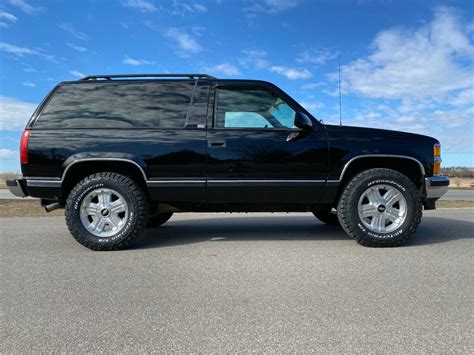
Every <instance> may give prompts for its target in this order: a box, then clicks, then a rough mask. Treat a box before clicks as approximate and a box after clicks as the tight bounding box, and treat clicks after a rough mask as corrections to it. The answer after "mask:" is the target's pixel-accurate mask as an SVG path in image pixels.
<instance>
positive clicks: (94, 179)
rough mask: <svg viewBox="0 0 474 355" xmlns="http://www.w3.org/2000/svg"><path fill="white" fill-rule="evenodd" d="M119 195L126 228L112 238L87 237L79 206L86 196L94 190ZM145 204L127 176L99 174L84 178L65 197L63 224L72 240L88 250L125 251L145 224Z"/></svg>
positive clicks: (140, 233)
mask: <svg viewBox="0 0 474 355" xmlns="http://www.w3.org/2000/svg"><path fill="white" fill-rule="evenodd" d="M101 187H103V188H108V189H112V190H115V191H117V192H119V193H120V194H121V195H122V196H123V197H124V198H125V200H126V202H127V205H128V211H129V213H128V220H127V222H126V225H125V226H124V227H123V229H121V230H120V231H119V232H118V233H116V234H115V235H112V236H110V237H106V238H101V237H98V236H95V235H93V234H91V233H90V232H89V231H88V230H87V229H86V228H85V227H84V226H83V224H82V222H81V218H80V206H81V202H82V200H83V199H84V198H85V197H86V195H87V194H88V193H89V192H91V191H93V190H95V189H98V188H101ZM148 211H149V207H148V202H147V198H146V195H145V193H144V191H143V190H142V188H141V187H140V186H139V185H138V184H137V183H136V182H135V181H134V180H132V179H130V178H129V177H127V176H124V175H120V174H116V173H111V172H101V173H96V174H93V175H90V176H87V177H85V178H84V179H82V180H81V181H80V182H79V183H77V184H76V186H74V188H73V189H72V190H71V192H70V193H69V196H68V198H67V201H66V206H65V217H66V224H67V227H68V228H69V231H70V232H71V234H72V236H73V237H74V238H75V239H76V240H77V241H78V242H79V243H81V244H82V245H84V246H85V247H87V248H89V249H92V250H118V249H124V248H126V247H128V246H129V245H130V244H131V243H132V242H134V241H136V240H137V239H138V238H139V237H140V236H141V235H142V233H143V231H144V230H145V227H146V225H147V221H148V213H149V212H148Z"/></svg>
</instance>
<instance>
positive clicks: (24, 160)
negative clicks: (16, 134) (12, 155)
mask: <svg viewBox="0 0 474 355" xmlns="http://www.w3.org/2000/svg"><path fill="white" fill-rule="evenodd" d="M30 132H31V131H30V130H29V129H25V130H24V131H23V134H22V135H21V140H20V163H21V164H28V139H29V138H30Z"/></svg>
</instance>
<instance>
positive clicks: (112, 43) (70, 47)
mask: <svg viewBox="0 0 474 355" xmlns="http://www.w3.org/2000/svg"><path fill="white" fill-rule="evenodd" d="M473 3H474V2H473V1H447V2H446V1H445V2H439V1H428V0H424V1H417V0H411V1H408V0H406V1H395V0H393V1H388V0H387V1H383V0H379V1H376V0H372V1H371V0H357V1H349V0H346V1H342V0H333V1H330V0H243V1H237V0H235V1H232V0H220V1H218V0H209V1H204V0H195V1H194V0H183V1H181V0H179V1H178V0H175V1H158V0H103V1H98V0H96V1H92V0H90V1H89V0H81V1H72V0H71V1H59V0H57V1H35V0H3V1H0V76H1V80H0V159H1V162H0V171H18V170H19V164H18V145H19V137H20V134H21V131H22V129H23V127H24V125H25V123H26V121H27V120H28V118H29V116H30V115H31V113H32V112H33V110H34V109H35V107H36V105H37V104H38V103H39V102H40V101H41V99H42V98H43V97H44V96H45V95H46V94H47V93H48V91H49V90H51V89H52V88H53V86H54V85H55V84H56V83H57V82H60V81H63V80H71V79H77V78H79V77H81V76H83V75H87V74H98V73H177V72H205V73H210V74H212V75H215V76H217V77H221V78H231V77H232V78H251V79H262V80H268V81H271V82H274V83H275V84H277V85H278V86H280V87H281V88H282V89H283V90H285V91H286V92H287V93H289V94H290V95H291V96H293V97H294V98H295V99H297V100H298V101H300V102H301V103H302V104H303V105H304V106H305V107H306V108H307V109H308V110H310V111H311V112H312V113H313V114H314V115H315V116H316V117H317V118H319V119H323V120H324V122H327V123H337V122H338V120H339V106H338V105H339V97H338V95H337V93H338V90H337V70H338V59H337V54H338V52H340V54H341V75H342V93H343V97H342V103H343V121H344V124H347V125H357V126H368V127H380V128H388V129H397V130H405V131H411V132H416V133H422V134H427V135H431V136H434V137H437V138H438V139H440V141H441V143H442V147H443V158H444V163H443V165H444V166H454V165H463V166H474V157H473V155H474V153H473V152H474V143H473V140H474V61H473V58H474V18H473V11H474V9H473ZM400 144H403V142H400Z"/></svg>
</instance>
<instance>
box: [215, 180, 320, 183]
mask: <svg viewBox="0 0 474 355" xmlns="http://www.w3.org/2000/svg"><path fill="white" fill-rule="evenodd" d="M207 182H216V183H235V182H239V183H240V182H250V183H259V182H261V183H274V182H276V183H278V182H286V183H288V182H289V183H298V182H301V183H325V182H326V180H298V179H293V180H283V179H281V180H280V179H277V180H263V179H262V180H251V179H241V180H230V179H229V180H217V179H216V180H207Z"/></svg>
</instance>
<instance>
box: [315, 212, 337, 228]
mask: <svg viewBox="0 0 474 355" xmlns="http://www.w3.org/2000/svg"><path fill="white" fill-rule="evenodd" d="M313 214H314V216H315V217H316V218H317V219H319V220H320V221H321V222H323V223H326V224H328V225H330V226H340V225H341V224H340V223H339V219H338V217H337V212H333V211H331V210H319V211H313Z"/></svg>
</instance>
